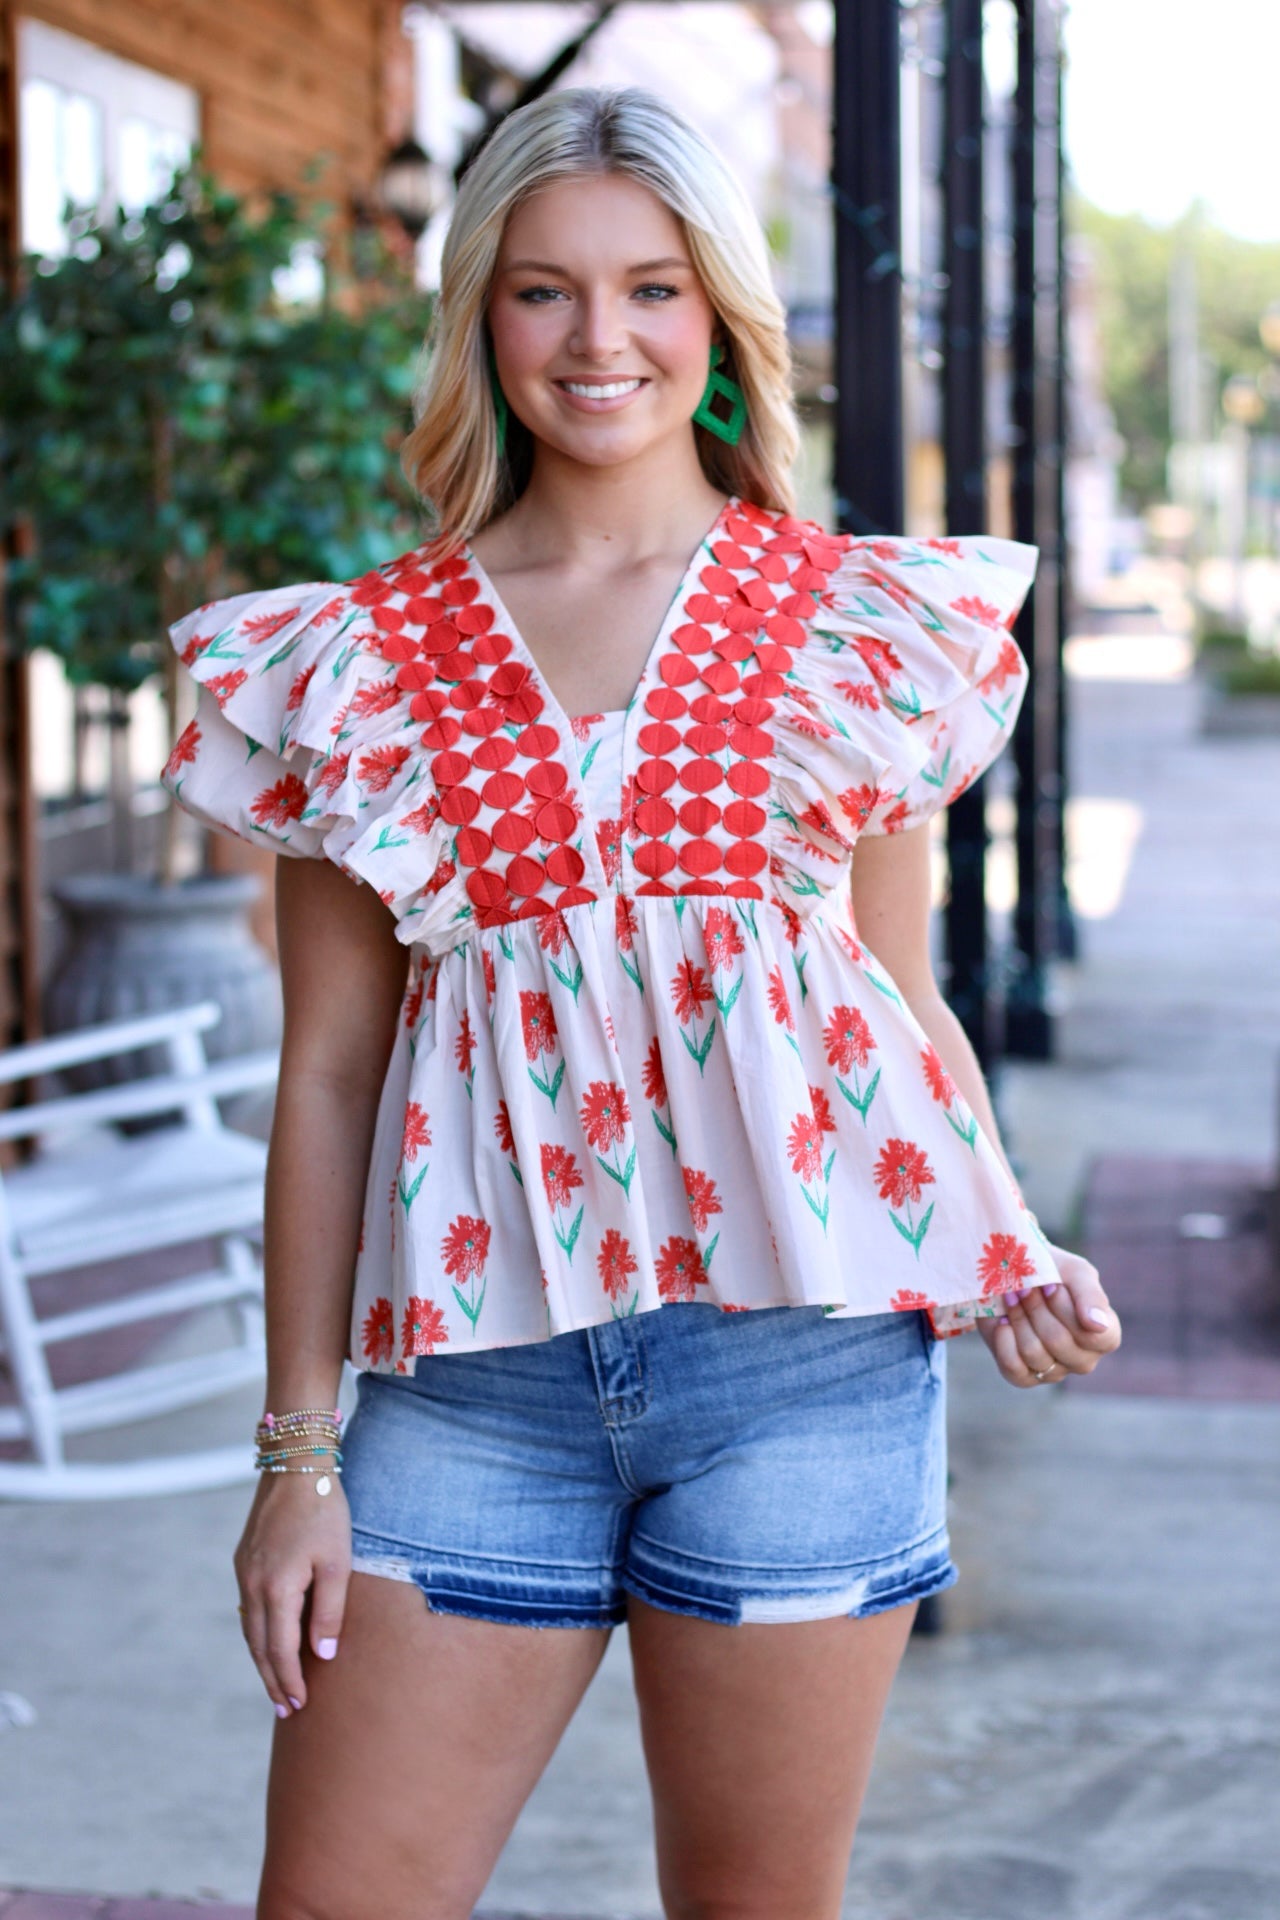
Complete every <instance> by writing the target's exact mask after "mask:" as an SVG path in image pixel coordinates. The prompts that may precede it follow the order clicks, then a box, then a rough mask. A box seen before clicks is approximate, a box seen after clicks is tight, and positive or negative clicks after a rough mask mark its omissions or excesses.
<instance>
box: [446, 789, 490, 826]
mask: <svg viewBox="0 0 1280 1920" xmlns="http://www.w3.org/2000/svg"><path fill="white" fill-rule="evenodd" d="M479 811H480V795H479V794H478V793H477V792H476V790H475V788H474V787H450V789H449V791H448V793H446V794H443V795H442V796H441V799H440V818H441V819H442V820H447V821H448V822H449V825H450V826H451V827H461V826H465V825H466V823H467V822H468V821H469V820H474V819H475V817H476V815H477V814H478V813H479Z"/></svg>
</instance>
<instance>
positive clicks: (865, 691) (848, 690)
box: [836, 680, 880, 713]
mask: <svg viewBox="0 0 1280 1920" xmlns="http://www.w3.org/2000/svg"><path fill="white" fill-rule="evenodd" d="M836 692H837V693H842V694H843V695H844V697H845V699H846V700H847V701H848V702H849V705H850V706H851V707H862V708H863V709H864V710H865V711H866V712H867V713H878V712H879V710H880V695H879V694H878V693H877V692H876V690H875V688H874V687H873V686H870V685H869V684H868V682H867V681H865V680H837V681H836Z"/></svg>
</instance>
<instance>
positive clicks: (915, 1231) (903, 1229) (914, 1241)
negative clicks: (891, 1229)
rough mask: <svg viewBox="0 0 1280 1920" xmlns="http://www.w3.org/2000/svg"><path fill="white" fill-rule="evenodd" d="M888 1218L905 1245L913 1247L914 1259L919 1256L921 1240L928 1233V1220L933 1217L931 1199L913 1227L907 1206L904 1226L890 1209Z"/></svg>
mask: <svg viewBox="0 0 1280 1920" xmlns="http://www.w3.org/2000/svg"><path fill="white" fill-rule="evenodd" d="M889 1218H890V1219H891V1220H892V1222H893V1224H894V1226H895V1227H896V1228H897V1229H898V1232H899V1233H900V1234H901V1235H902V1237H903V1239H904V1240H905V1241H906V1242H907V1245H908V1246H910V1247H912V1248H913V1249H914V1251H915V1256H916V1259H917V1260H918V1259H919V1258H920V1244H921V1242H922V1241H923V1239H924V1237H925V1235H926V1233H928V1231H929V1222H930V1221H931V1220H932V1218H933V1202H932V1201H931V1202H930V1203H929V1205H928V1206H927V1207H926V1208H925V1210H924V1213H923V1214H922V1215H921V1217H920V1221H919V1224H918V1225H917V1226H914V1227H913V1226H912V1225H911V1210H910V1208H908V1210H907V1224H906V1226H903V1224H902V1222H901V1220H899V1218H898V1216H897V1214H896V1213H894V1212H892V1211H891V1212H890V1214H889Z"/></svg>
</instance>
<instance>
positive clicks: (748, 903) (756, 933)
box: [738, 900, 760, 940]
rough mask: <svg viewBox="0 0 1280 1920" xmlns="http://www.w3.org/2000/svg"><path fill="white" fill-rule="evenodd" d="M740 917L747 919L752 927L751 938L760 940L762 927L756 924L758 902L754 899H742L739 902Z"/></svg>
mask: <svg viewBox="0 0 1280 1920" xmlns="http://www.w3.org/2000/svg"><path fill="white" fill-rule="evenodd" d="M738 918H739V920H742V921H745V923H746V924H747V926H748V927H750V929H751V938H752V939H753V940H759V938H760V929H759V928H758V927H757V926H756V903H755V901H754V900H740V901H739V902H738Z"/></svg>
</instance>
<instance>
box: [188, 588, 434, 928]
mask: <svg viewBox="0 0 1280 1920" xmlns="http://www.w3.org/2000/svg"><path fill="white" fill-rule="evenodd" d="M387 591H388V589H387V587H386V584H385V581H384V580H383V579H382V577H381V575H380V574H378V573H375V574H374V575H371V576H368V577H367V579H365V580H362V581H356V582H353V583H349V584H346V585H339V584H335V583H333V582H328V581H321V582H308V583H306V584H304V585H301V586H290V587H275V588H271V589H270V590H268V591H266V592H259V593H245V594H238V595H236V596H234V597H232V598H230V599H226V600H218V601H212V602H210V603H208V604H207V605H205V606H203V607H198V608H196V609H195V611H194V612H192V613H189V614H187V615H185V616H184V618H183V619H181V620H179V621H177V622H176V623H175V624H174V625H173V626H172V627H171V628H170V629H169V637H170V640H171V642H172V644H173V646H174V648H175V650H176V651H177V653H178V656H179V658H180V659H181V660H182V662H183V665H184V666H185V667H186V668H187V671H188V672H189V673H190V675H191V677H192V679H193V680H194V681H195V683H196V687H197V694H196V709H195V714H194V717H193V718H192V720H191V722H190V724H189V725H188V726H187V728H186V730H185V731H184V732H183V734H182V736H181V737H180V739H179V740H178V741H177V743H176V745H175V746H174V749H173V752H172V753H171V754H170V756H169V759H168V760H167V761H166V763H165V766H164V768H163V771H162V772H161V775H160V783H161V785H162V786H163V787H164V788H165V789H166V790H167V791H168V792H169V793H171V794H172V795H173V797H174V799H175V800H176V801H177V802H178V804H179V805H180V806H182V807H183V808H184V809H185V810H186V811H187V812H188V813H190V814H191V815H192V816H193V817H194V818H195V819H197V820H199V821H201V822H202V824H204V825H205V826H209V827H213V828H216V829H220V830H222V831H224V832H229V833H233V834H235V835H236V836H237V837H238V838H240V839H242V840H246V841H248V842H250V843H251V844H253V845H259V846H261V845H266V846H270V847H271V848H272V850H273V851H274V852H277V853H283V854H288V855H292V856H294V857H300V858H304V859H321V858H327V859H330V860H332V861H333V862H334V864H335V865H337V866H339V867H340V868H341V869H342V870H343V871H344V872H345V873H346V874H347V875H348V876H349V877H350V878H352V879H354V880H358V881H367V882H369V883H370V884H371V885H372V886H373V887H374V888H375V890H376V891H377V893H378V895H379V897H380V899H382V900H383V902H384V903H385V904H386V905H387V906H388V907H390V908H391V910H392V912H393V913H394V915H395V917H396V919H397V921H398V923H399V924H398V926H397V935H398V937H399V938H400V939H401V940H403V941H405V942H406V943H408V942H410V941H412V940H414V939H416V938H418V937H419V936H420V934H421V932H422V929H423V924H424V922H427V921H429V920H430V919H431V917H432V913H433V908H434V902H435V896H436V895H437V894H438V893H439V891H440V886H441V884H442V879H441V875H442V865H443V858H442V857H443V854H444V851H445V846H446V842H447V837H448V833H449V829H448V827H447V823H445V822H444V821H443V820H441V818H440V804H439V795H438V793H437V791H436V787H435V783H434V781H433V780H432V778H431V775H430V772H429V770H428V768H427V764H426V762H427V756H426V755H425V754H424V753H423V752H422V751H421V750H420V747H419V744H418V736H419V735H420V733H421V730H422V728H421V722H420V720H416V719H415V716H414V712H413V705H412V690H411V689H409V688H407V687H406V686H405V685H403V684H402V680H403V677H404V676H403V674H402V672H401V671H400V670H399V668H398V666H397V662H396V660H395V659H394V658H391V657H389V654H388V651H387V650H386V648H385V644H384V643H385V641H386V638H387V636H386V634H384V633H383V632H382V630H381V629H380V627H379V625H378V622H377V613H378V609H379V604H380V601H381V600H382V599H384V598H385V597H386V594H387Z"/></svg>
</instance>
